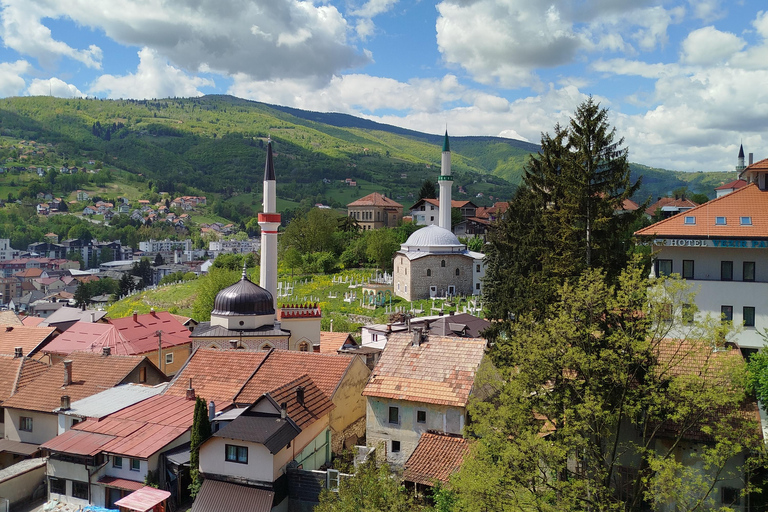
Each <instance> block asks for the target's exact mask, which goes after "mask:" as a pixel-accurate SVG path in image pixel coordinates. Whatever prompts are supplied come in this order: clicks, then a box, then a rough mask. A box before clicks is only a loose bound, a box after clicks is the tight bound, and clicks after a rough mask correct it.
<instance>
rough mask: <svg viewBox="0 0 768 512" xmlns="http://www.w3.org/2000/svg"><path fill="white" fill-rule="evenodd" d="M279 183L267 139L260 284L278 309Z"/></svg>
mask: <svg viewBox="0 0 768 512" xmlns="http://www.w3.org/2000/svg"><path fill="white" fill-rule="evenodd" d="M276 187H277V184H276V182H275V166H274V164H273V163H272V141H271V140H268V141H267V161H266V163H265V164H264V198H263V201H264V202H263V213H260V214H259V226H260V227H261V269H260V276H259V277H260V281H259V286H261V287H262V288H264V289H265V290H267V291H268V292H269V293H271V294H272V301H273V306H274V308H275V311H277V228H278V227H280V214H279V213H277V192H276Z"/></svg>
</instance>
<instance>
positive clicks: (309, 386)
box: [268, 374, 335, 429]
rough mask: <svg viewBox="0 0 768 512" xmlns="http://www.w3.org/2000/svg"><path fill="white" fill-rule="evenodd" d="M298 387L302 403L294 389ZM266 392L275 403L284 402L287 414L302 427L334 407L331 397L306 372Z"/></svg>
mask: <svg viewBox="0 0 768 512" xmlns="http://www.w3.org/2000/svg"><path fill="white" fill-rule="evenodd" d="M299 387H301V388H303V389H304V403H303V404H302V403H300V402H299V401H298V399H297V391H296V390H297V389H298V388H299ZM268 394H269V396H270V398H272V400H274V401H275V403H276V404H277V405H281V404H283V403H284V404H286V412H287V413H288V416H289V417H290V418H291V419H292V420H293V421H294V422H295V423H296V424H297V425H298V426H299V428H302V429H304V428H306V427H307V426H309V425H311V424H312V423H314V422H316V421H317V420H319V419H320V418H322V417H323V416H325V415H326V414H328V413H329V412H331V409H333V408H334V407H335V406H334V405H333V402H331V399H330V398H329V397H328V396H327V395H326V394H325V393H323V392H322V391H321V390H320V388H319V387H317V386H316V385H315V383H314V382H312V379H311V378H310V377H309V375H306V374H305V375H302V376H301V377H299V378H298V379H295V380H293V381H291V382H289V383H287V384H284V385H282V386H280V387H279V388H277V389H275V390H274V391H270V392H269V393H268Z"/></svg>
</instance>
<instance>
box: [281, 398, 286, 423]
mask: <svg viewBox="0 0 768 512" xmlns="http://www.w3.org/2000/svg"><path fill="white" fill-rule="evenodd" d="M287 408H288V404H286V403H285V402H283V403H281V404H280V419H283V420H284V419H285V416H286V409H287Z"/></svg>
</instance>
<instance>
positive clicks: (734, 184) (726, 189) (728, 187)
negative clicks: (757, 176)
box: [715, 179, 748, 197]
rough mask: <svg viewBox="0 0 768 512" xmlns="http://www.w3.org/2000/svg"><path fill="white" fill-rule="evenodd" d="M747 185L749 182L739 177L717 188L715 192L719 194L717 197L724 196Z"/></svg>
mask: <svg viewBox="0 0 768 512" xmlns="http://www.w3.org/2000/svg"><path fill="white" fill-rule="evenodd" d="M747 185H748V183H747V182H746V181H745V180H741V179H737V180H734V181H730V182H728V183H725V184H723V185H720V186H719V187H717V188H715V194H717V197H722V196H724V195H726V194H730V193H731V192H735V191H737V190H739V189H740V188H743V187H746V186H747Z"/></svg>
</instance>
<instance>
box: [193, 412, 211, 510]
mask: <svg viewBox="0 0 768 512" xmlns="http://www.w3.org/2000/svg"><path fill="white" fill-rule="evenodd" d="M209 437H211V423H210V421H208V406H207V404H206V402H205V400H204V399H203V398H200V397H197V398H196V399H195V412H194V415H193V417H192V431H191V432H190V436H189V468H190V477H191V479H192V483H190V484H189V494H190V496H192V498H193V499H194V497H195V496H197V493H198V492H199V491H200V486H201V485H202V484H203V479H202V477H201V476H200V445H201V444H203V442H205V440H206V439H208V438H209Z"/></svg>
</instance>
